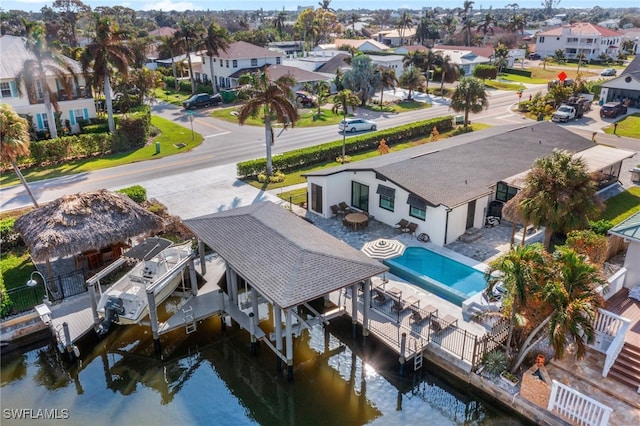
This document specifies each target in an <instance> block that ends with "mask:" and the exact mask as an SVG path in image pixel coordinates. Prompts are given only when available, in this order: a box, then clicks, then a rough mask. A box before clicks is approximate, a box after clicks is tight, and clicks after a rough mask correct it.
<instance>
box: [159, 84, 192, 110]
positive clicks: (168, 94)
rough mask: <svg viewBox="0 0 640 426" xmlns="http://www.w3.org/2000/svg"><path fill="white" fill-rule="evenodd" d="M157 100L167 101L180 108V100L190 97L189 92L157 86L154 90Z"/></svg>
mask: <svg viewBox="0 0 640 426" xmlns="http://www.w3.org/2000/svg"><path fill="white" fill-rule="evenodd" d="M154 95H155V97H156V100H157V101H163V102H168V103H170V104H171V105H175V106H179V107H180V108H182V101H185V100H187V99H189V98H190V97H191V93H183V92H176V91H175V90H170V89H162V88H157V89H156V90H155V91H154Z"/></svg>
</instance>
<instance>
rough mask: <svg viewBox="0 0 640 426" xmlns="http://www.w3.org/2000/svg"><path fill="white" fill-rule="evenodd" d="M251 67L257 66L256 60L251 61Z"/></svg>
mask: <svg viewBox="0 0 640 426" xmlns="http://www.w3.org/2000/svg"><path fill="white" fill-rule="evenodd" d="M251 66H252V67H257V66H258V60H257V59H256V58H252V59H251Z"/></svg>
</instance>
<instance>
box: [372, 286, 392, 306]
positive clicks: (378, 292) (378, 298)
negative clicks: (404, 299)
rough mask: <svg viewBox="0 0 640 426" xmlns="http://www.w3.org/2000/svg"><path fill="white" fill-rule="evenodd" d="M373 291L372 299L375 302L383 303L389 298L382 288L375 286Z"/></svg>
mask: <svg viewBox="0 0 640 426" xmlns="http://www.w3.org/2000/svg"><path fill="white" fill-rule="evenodd" d="M373 292H374V293H375V296H373V301H374V302H376V303H377V304H379V305H383V304H385V303H387V301H388V300H389V296H387V293H385V292H384V290H383V289H381V288H376V289H374V290H373Z"/></svg>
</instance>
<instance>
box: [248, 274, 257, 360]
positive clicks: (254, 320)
mask: <svg viewBox="0 0 640 426" xmlns="http://www.w3.org/2000/svg"><path fill="white" fill-rule="evenodd" d="M251 305H252V312H251V315H249V317H250V318H251V324H252V326H253V331H252V332H251V346H252V348H251V349H252V352H253V354H257V353H258V339H256V334H255V333H254V332H255V329H256V327H258V318H259V315H258V292H257V291H256V289H255V288H254V287H251Z"/></svg>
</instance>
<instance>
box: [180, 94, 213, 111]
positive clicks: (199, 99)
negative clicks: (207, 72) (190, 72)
mask: <svg viewBox="0 0 640 426" xmlns="http://www.w3.org/2000/svg"><path fill="white" fill-rule="evenodd" d="M220 102H222V96H220V94H216V95H213V96H211V95H209V94H208V93H198V94H197V95H193V96H191V97H190V98H189V99H187V100H186V101H184V102H182V106H183V107H184V109H196V108H201V107H208V106H216V105H218V104H219V103H220Z"/></svg>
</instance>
